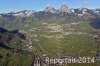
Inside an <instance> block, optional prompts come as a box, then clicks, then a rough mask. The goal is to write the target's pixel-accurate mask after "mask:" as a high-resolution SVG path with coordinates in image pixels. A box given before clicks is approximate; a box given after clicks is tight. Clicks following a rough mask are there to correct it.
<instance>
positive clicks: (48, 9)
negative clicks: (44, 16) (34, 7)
mask: <svg viewBox="0 0 100 66" xmlns="http://www.w3.org/2000/svg"><path fill="white" fill-rule="evenodd" d="M44 11H45V12H50V13H55V12H56V10H55V9H54V8H53V7H52V6H47V7H46V9H45V10H44Z"/></svg>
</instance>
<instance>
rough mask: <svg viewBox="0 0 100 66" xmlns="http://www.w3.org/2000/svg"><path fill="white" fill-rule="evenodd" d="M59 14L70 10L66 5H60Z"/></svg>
mask: <svg viewBox="0 0 100 66" xmlns="http://www.w3.org/2000/svg"><path fill="white" fill-rule="evenodd" d="M59 12H62V13H66V12H70V9H69V8H68V6H67V5H65V4H62V6H61V8H60V9H59Z"/></svg>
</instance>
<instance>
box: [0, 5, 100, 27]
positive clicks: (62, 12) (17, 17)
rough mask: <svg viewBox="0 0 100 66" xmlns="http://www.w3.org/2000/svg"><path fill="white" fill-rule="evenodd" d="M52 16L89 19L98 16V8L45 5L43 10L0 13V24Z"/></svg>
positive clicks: (68, 18)
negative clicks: (57, 7) (56, 7)
mask: <svg viewBox="0 0 100 66" xmlns="http://www.w3.org/2000/svg"><path fill="white" fill-rule="evenodd" d="M53 17H56V18H57V19H58V18H59V19H60V20H61V21H62V22H66V23H67V22H73V21H89V20H90V19H91V18H99V17H100V8H95V9H88V8H77V9H70V8H68V6H67V5H65V4H62V6H61V7H60V9H55V8H54V7H52V6H47V7H46V8H45V10H44V11H39V12H36V11H35V10H31V11H28V10H23V11H19V12H10V13H2V14H0V26H4V25H5V24H10V25H11V24H16V23H23V22H29V21H34V20H35V19H37V20H39V21H41V20H48V19H51V18H53Z"/></svg>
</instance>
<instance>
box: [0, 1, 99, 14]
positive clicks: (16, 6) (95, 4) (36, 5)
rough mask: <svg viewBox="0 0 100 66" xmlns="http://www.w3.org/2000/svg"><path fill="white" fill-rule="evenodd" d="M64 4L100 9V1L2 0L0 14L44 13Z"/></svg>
mask: <svg viewBox="0 0 100 66" xmlns="http://www.w3.org/2000/svg"><path fill="white" fill-rule="evenodd" d="M62 2H63V3H64V4H66V5H67V6H68V7H69V8H82V7H87V8H100V0H63V1H62V0H1V1H0V13H8V12H12V11H15V12H17V11H21V10H35V11H42V10H44V9H45V8H46V6H47V5H51V6H53V7H54V8H55V9H59V8H60V7H61V4H62Z"/></svg>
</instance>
